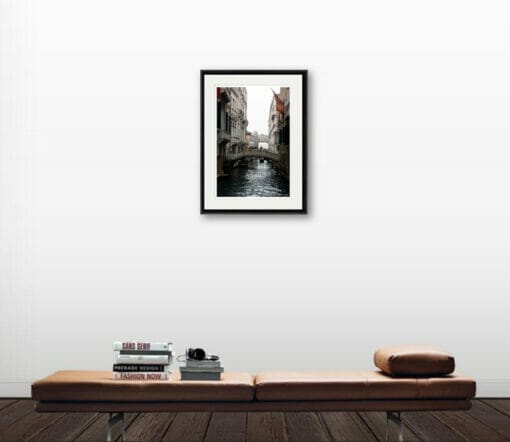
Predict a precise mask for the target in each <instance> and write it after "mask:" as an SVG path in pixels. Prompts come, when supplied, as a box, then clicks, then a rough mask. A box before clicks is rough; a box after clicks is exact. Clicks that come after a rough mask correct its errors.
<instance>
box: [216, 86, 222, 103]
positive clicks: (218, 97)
mask: <svg viewBox="0 0 510 442" xmlns="http://www.w3.org/2000/svg"><path fill="white" fill-rule="evenodd" d="M220 94H221V87H217V88H216V100H219V99H220Z"/></svg>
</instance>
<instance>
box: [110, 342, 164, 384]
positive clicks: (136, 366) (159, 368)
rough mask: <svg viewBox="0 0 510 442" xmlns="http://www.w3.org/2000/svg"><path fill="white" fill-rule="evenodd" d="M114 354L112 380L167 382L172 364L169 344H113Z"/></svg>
mask: <svg viewBox="0 0 510 442" xmlns="http://www.w3.org/2000/svg"><path fill="white" fill-rule="evenodd" d="M113 350H114V351H115V352H116V355H115V363H114V364H113V378H114V379H122V380H130V381H131V380H133V381H144V380H156V381H161V380H167V379H168V375H169V373H170V370H169V368H170V365H171V364H172V343H171V342H133V341H117V342H114V343H113Z"/></svg>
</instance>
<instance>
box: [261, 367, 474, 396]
mask: <svg viewBox="0 0 510 442" xmlns="http://www.w3.org/2000/svg"><path fill="white" fill-rule="evenodd" d="M255 386H256V390H255V397H256V399H257V400H259V401H335V400H337V401H342V400H350V401H356V400H416V399H467V398H472V397H474V395H475V390H476V384H475V381H474V380H473V379H471V378H467V377H464V376H457V375H448V376H441V377H427V378H416V377H412V378H394V377H391V376H388V375H386V374H384V373H382V372H379V371H267V372H262V373H259V374H257V376H256V377H255Z"/></svg>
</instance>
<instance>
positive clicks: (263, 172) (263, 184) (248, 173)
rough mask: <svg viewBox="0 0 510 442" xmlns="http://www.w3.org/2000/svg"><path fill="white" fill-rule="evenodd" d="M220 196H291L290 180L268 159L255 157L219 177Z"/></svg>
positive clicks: (218, 192) (218, 191)
mask: <svg viewBox="0 0 510 442" xmlns="http://www.w3.org/2000/svg"><path fill="white" fill-rule="evenodd" d="M217 188H218V190H217V194H218V196H259V197H268V196H280V197H281V196H289V180H288V179H287V178H285V177H283V176H282V175H280V174H279V173H278V172H277V171H276V170H275V169H273V167H272V165H271V163H269V162H268V161H263V162H261V161H260V160H259V159H254V160H251V161H249V162H248V164H245V165H242V166H239V167H235V168H234V169H232V171H231V173H230V175H226V176H220V177H218V186H217Z"/></svg>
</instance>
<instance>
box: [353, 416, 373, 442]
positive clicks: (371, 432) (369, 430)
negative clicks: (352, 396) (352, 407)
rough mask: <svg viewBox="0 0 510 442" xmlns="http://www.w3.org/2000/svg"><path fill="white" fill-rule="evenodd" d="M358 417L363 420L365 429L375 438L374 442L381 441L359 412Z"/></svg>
mask: <svg viewBox="0 0 510 442" xmlns="http://www.w3.org/2000/svg"><path fill="white" fill-rule="evenodd" d="M356 415H357V416H358V418H359V419H360V420H361V422H362V423H363V425H364V426H365V428H366V429H367V430H368V432H369V433H370V434H371V435H372V436H374V440H376V441H377V440H379V439H378V438H377V434H375V433H374V431H373V430H372V428H370V425H368V423H367V422H366V421H365V419H363V416H361V415H360V414H359V412H356Z"/></svg>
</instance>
